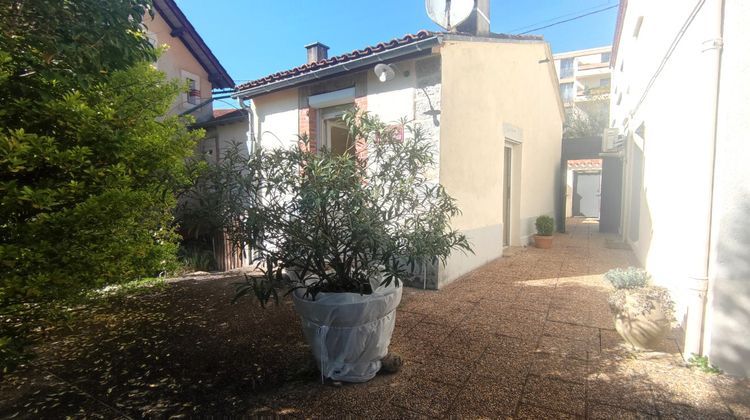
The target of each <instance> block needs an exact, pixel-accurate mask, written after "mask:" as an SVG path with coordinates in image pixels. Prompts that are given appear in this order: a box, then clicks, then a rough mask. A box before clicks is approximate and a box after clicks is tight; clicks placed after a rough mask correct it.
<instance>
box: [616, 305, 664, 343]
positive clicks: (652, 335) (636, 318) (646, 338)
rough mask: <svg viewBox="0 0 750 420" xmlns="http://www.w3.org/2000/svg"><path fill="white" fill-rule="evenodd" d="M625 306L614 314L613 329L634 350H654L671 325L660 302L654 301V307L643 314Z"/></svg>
mask: <svg viewBox="0 0 750 420" xmlns="http://www.w3.org/2000/svg"><path fill="white" fill-rule="evenodd" d="M628 299H630V296H628ZM626 302H627V301H626ZM627 306H628V305H627V303H626V305H625V308H622V309H623V310H620V311H619V312H617V313H615V314H614V318H615V329H616V330H617V332H618V333H619V334H620V336H621V337H622V338H623V339H624V340H625V341H626V342H627V343H628V344H630V345H631V346H632V347H633V348H635V349H636V350H654V349H655V348H657V347H658V345H659V343H661V341H662V340H663V339H664V337H665V336H666V335H667V333H668V332H669V330H670V327H671V323H670V322H669V319H667V317H666V316H665V315H664V311H663V310H662V308H661V304H659V303H658V302H654V308H653V309H652V310H651V311H650V312H648V313H645V314H641V313H633V311H629V310H628V307H627Z"/></svg>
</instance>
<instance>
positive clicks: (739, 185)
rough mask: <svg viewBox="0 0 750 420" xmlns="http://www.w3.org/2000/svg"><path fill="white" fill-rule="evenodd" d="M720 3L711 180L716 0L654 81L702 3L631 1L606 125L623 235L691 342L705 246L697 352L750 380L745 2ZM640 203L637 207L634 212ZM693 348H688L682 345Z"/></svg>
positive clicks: (749, 7)
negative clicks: (622, 148)
mask: <svg viewBox="0 0 750 420" xmlns="http://www.w3.org/2000/svg"><path fill="white" fill-rule="evenodd" d="M724 3H725V7H726V9H725V11H724V14H723V16H724V19H725V20H724V31H725V34H724V45H725V47H724V53H723V59H722V67H721V68H722V74H721V95H720V106H719V112H718V115H719V121H718V123H719V124H718V127H717V130H716V133H717V135H718V137H717V139H716V152H717V154H716V173H715V174H714V173H713V172H712V170H713V163H714V162H713V157H714V144H713V142H714V127H713V124H712V123H713V118H714V115H715V109H714V104H715V102H714V100H713V99H714V98H715V96H714V95H715V94H716V92H717V83H716V81H717V77H716V69H717V67H716V66H717V62H716V50H715V49H712V48H710V46H711V42H710V41H711V40H713V39H715V38H716V37H717V36H718V32H717V28H718V27H719V22H721V20H720V17H721V16H722V14H721V6H722V2H721V1H719V0H708V1H706V2H705V3H703V5H702V8H701V9H700V10H699V11H698V13H697V15H696V16H695V18H694V19H693V21H692V23H690V25H689V26H688V28H687V31H686V32H685V34H684V36H683V38H682V39H681V40H680V41H679V44H677V46H676V48H675V49H674V52H673V53H672V54H671V57H669V58H668V59H667V60H666V61H664V66H663V69H662V71H661V73H660V74H658V75H657V69H658V68H659V66H660V64H661V63H662V62H663V60H664V59H665V56H666V53H667V51H668V49H669V46H670V44H671V43H672V41H673V39H674V38H675V36H676V35H677V33H678V32H679V31H680V28H681V27H682V25H683V24H684V23H685V22H686V20H687V19H688V16H689V15H690V13H691V12H692V10H693V7H694V6H695V3H694V2H678V1H666V2H653V1H648V0H630V1H629V3H628V8H627V13H626V15H625V20H624V24H623V31H622V36H621V39H620V48H619V51H618V54H617V62H616V63H615V68H614V72H613V75H614V77H613V93H612V96H611V118H612V119H614V120H615V127H618V128H620V130H621V132H622V133H624V134H625V135H626V136H627V137H628V145H627V154H626V163H625V167H626V177H625V178H626V185H625V188H624V191H625V194H624V199H625V200H624V206H623V207H624V213H623V226H622V231H623V233H624V236H625V239H626V240H628V242H629V243H630V244H631V246H632V248H633V250H634V252H635V253H636V255H637V257H638V258H639V259H640V261H641V262H642V264H644V266H645V267H646V269H647V270H648V271H650V272H651V273H652V275H653V278H654V281H655V282H656V283H657V284H660V285H663V286H666V287H668V288H669V289H670V291H671V292H672V296H673V298H674V299H675V300H676V302H677V304H678V321H680V322H682V324H683V326H685V328H686V329H687V330H688V331H687V335H688V336H691V335H692V336H699V335H700V324H698V325H697V328H692V327H691V325H692V323H690V322H688V319H690V317H689V315H690V314H691V313H692V314H699V313H700V310H701V308H700V306H701V305H700V304H699V303H693V302H695V300H694V299H695V296H696V294H695V292H692V291H691V290H690V288H691V285H694V284H695V279H699V278H701V277H704V278H705V268H706V263H707V258H706V253H707V247H708V245H709V243H710V244H711V245H712V249H711V254H710V262H711V264H710V267H711V269H710V272H709V276H708V278H709V284H710V285H711V288H710V290H709V295H708V303H707V307H706V310H707V313H706V318H705V320H706V321H705V324H704V331H705V334H704V337H703V349H702V350H703V351H704V352H706V353H708V354H709V355H710V356H711V357H712V358H714V359H715V360H714V361H715V362H716V363H717V364H718V365H719V367H722V368H724V369H725V370H728V371H730V372H732V373H739V374H742V375H745V376H747V375H748V374H750V368H749V367H748V363H747V362H746V361H747V360H750V344H748V341H747V338H746V337H747V336H748V335H749V334H750V327H748V325H750V312H749V311H748V310H747V309H746V308H748V307H749V306H750V287H748V284H750V283H749V282H748V278H750V266H749V265H748V263H747V261H748V253H747V249H748V245H750V232H748V230H747V229H745V226H747V225H748V224H747V216H748V214H749V213H750V210H748V209H750V205H748V202H750V190H748V188H747V187H746V185H745V184H746V183H747V180H748V179H750V172H749V171H748V165H747V161H748V159H750V149H749V148H748V143H747V141H746V140H745V138H746V137H747V132H748V131H747V130H748V128H750V122H748V119H747V115H748V113H749V112H750V106H749V105H748V104H750V89H748V84H747V81H746V80H747V74H748V70H750V60H748V55H747V43H748V42H749V41H750V37H749V36H748V30H747V23H746V22H747V20H748V18H750V3H748V2H746V1H744V0H726V1H725V2H724ZM640 16H643V24H642V26H641V29H640V33H639V34H638V36H637V37H636V36H634V35H633V29H634V25H635V23H636V22H637V20H638V18H639V17H640ZM649 83H651V86H649ZM641 124H643V126H644V127H645V130H644V135H643V136H640V135H638V134H636V133H634V132H635V130H636V129H637V128H638V127H639V126H641ZM636 153H642V154H643V156H644V161H643V187H642V188H641V189H640V191H635V192H634V191H632V190H633V188H632V185H633V184H632V180H633V177H634V176H637V174H635V173H634V171H633V161H634V156H635V154H636ZM714 175H715V178H714ZM712 181H713V184H712ZM714 186H715V189H713V190H712V188H713V187H714ZM712 191H713V193H714V196H713V199H714V200H713V205H712V201H711V199H712ZM634 194H637V196H634ZM638 199H640V203H639V204H638V205H635V203H637V202H638ZM712 211H713V215H712V213H711V212H712ZM635 215H638V216H639V217H635ZM636 220H637V223H636V224H635V225H634V223H635V222H636ZM709 223H711V224H709ZM709 227H711V230H710V231H709ZM635 232H637V233H638V234H637V236H638V237H637V238H635V237H634V235H633V234H634V233H635ZM709 232H710V235H711V241H710V242H709V236H708V234H709ZM690 341H691V340H690V339H687V340H686V346H687V345H688V344H687V343H688V342H690ZM687 351H691V350H690V349H688V350H687ZM722 365H723V366H722Z"/></svg>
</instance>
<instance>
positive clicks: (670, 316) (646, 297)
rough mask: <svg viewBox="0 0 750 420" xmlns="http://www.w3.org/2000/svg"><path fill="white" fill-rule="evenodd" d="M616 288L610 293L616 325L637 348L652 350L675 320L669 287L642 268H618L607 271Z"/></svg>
mask: <svg viewBox="0 0 750 420" xmlns="http://www.w3.org/2000/svg"><path fill="white" fill-rule="evenodd" d="M604 278H605V279H606V280H607V281H609V282H610V284H612V286H613V287H614V288H615V290H614V291H613V292H612V293H611V294H610V296H609V300H608V303H609V307H610V310H611V311H612V314H613V315H614V321H615V329H616V330H617V332H618V333H619V334H620V336H622V338H623V339H624V340H625V341H626V342H628V344H630V345H631V346H632V347H633V348H634V349H637V350H652V349H654V348H655V347H656V346H658V344H659V342H660V341H661V340H662V339H663V338H664V336H665V335H666V334H667V332H669V330H670V328H671V326H672V323H673V322H674V302H673V301H672V299H671V297H670V295H669V291H668V290H667V289H665V288H663V287H659V286H654V285H651V284H650V281H649V280H650V276H649V274H648V273H647V272H646V271H645V270H643V269H640V268H636V267H628V268H627V269H620V268H616V269H613V270H609V271H608V272H607V273H605V274H604Z"/></svg>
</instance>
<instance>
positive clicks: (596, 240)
mask: <svg viewBox="0 0 750 420" xmlns="http://www.w3.org/2000/svg"><path fill="white" fill-rule="evenodd" d="M608 239H612V238H610V237H608V236H606V235H601V234H599V233H598V225H597V224H596V223H590V222H587V221H584V220H573V221H572V222H571V224H570V225H569V229H568V233H566V234H561V235H556V236H555V245H554V248H553V249H550V250H539V249H535V248H525V249H522V248H518V249H511V250H510V252H509V256H507V257H504V258H500V259H498V260H496V261H493V262H491V263H490V264H488V265H486V266H484V267H482V268H480V269H479V270H476V271H474V272H472V273H470V274H469V275H467V276H465V277H464V278H462V279H459V280H458V281H456V282H454V283H453V284H451V285H449V286H447V287H445V288H444V289H443V290H440V291H437V292H436V291H420V290H416V289H409V288H407V289H405V290H404V297H403V301H402V303H401V306H400V307H399V309H398V312H397V320H396V329H395V331H394V334H393V339H392V342H391V351H392V352H395V353H398V354H400V355H401V356H402V357H403V358H404V361H405V362H404V366H403V368H402V369H401V371H400V372H399V373H396V374H391V375H378V376H377V377H376V378H375V379H373V380H372V381H370V382H368V383H365V384H343V385H340V386H335V385H333V384H331V383H326V384H321V383H320V380H319V377H317V378H318V379H317V380H316V373H315V372H314V370H312V369H310V368H309V360H310V356H309V348H308V347H307V346H306V344H305V343H304V342H303V340H302V334H301V331H300V327H299V319H298V317H297V316H296V315H295V314H294V312H293V310H292V307H291V304H290V303H289V302H288V301H285V302H282V305H280V306H278V307H272V308H267V309H265V310H263V309H260V308H259V307H258V305H255V302H246V303H244V304H238V305H230V304H229V301H230V299H231V296H232V288H231V283H232V282H233V281H236V277H234V278H226V279H223V280H220V279H206V280H200V281H199V280H190V281H182V282H178V283H173V284H172V285H171V286H170V287H169V288H167V289H165V290H163V291H161V292H158V293H153V294H152V295H147V296H141V297H138V298H132V299H126V300H125V301H124V302H123V303H122V304H118V305H115V306H113V307H104V308H100V309H96V310H95V311H94V312H93V313H94V314H95V316H94V317H90V318H86V319H85V320H83V321H82V322H81V323H78V324H75V325H73V326H71V327H70V331H68V332H65V331H63V332H59V333H54V334H52V335H51V336H50V338H48V339H47V341H46V344H45V343H41V344H40V345H39V348H38V352H39V357H38V358H37V359H36V360H35V361H33V362H32V363H31V364H30V365H29V366H28V367H26V368H24V369H22V370H19V371H18V372H17V373H15V374H12V375H9V376H8V377H6V379H5V380H4V381H2V382H0V417H12V416H19V417H25V418H49V417H54V418H58V417H66V416H73V417H86V418H88V417H102V418H113V417H119V418H137V417H170V416H173V415H178V416H187V417H194V416H198V417H205V416H217V417H218V416H221V417H239V416H247V417H264V418H275V417H290V418H330V417H337V418H338V417H344V418H346V417H353V418H383V419H389V418H398V419H401V418H519V419H531V418H553V419H564V418H591V419H599V418H606V419H610V418H681V419H682V418H701V419H704V418H750V385H748V382H747V381H740V380H737V379H733V378H731V377H728V376H725V375H712V374H707V373H703V372H701V371H698V370H696V369H690V368H688V367H686V366H685V363H684V362H683V361H682V359H681V357H680V355H679V343H678V340H677V339H676V336H677V335H678V332H675V334H672V335H671V336H669V337H668V338H667V339H665V340H664V341H663V342H662V343H661V346H660V349H659V350H660V351H659V352H652V353H637V354H636V353H632V352H630V351H629V350H628V349H627V347H626V346H625V345H624V343H623V342H622V340H621V339H620V337H619V335H618V334H617V332H615V331H614V329H613V322H612V318H611V316H610V313H609V308H608V307H607V303H606V297H607V293H608V292H609V287H608V286H607V285H606V284H605V282H604V281H603V279H602V273H604V272H605V271H606V270H607V269H609V268H613V267H624V266H628V265H635V264H636V261H635V260H634V259H633V255H632V254H631V253H630V252H629V251H627V250H622V249H612V248H608V247H607V246H606V243H607V240H608ZM58 334H59V335H58ZM305 366H308V367H307V368H306V367H305Z"/></svg>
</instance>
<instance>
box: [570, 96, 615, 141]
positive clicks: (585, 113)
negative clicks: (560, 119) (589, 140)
mask: <svg viewBox="0 0 750 420" xmlns="http://www.w3.org/2000/svg"><path fill="white" fill-rule="evenodd" d="M607 127H609V100H608V99H607V98H596V99H595V100H593V101H590V102H588V103H578V104H576V106H574V107H571V108H568V109H566V110H565V124H564V126H563V137H564V138H566V139H569V138H581V137H598V136H601V135H602V133H603V132H604V129H605V128H607Z"/></svg>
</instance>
